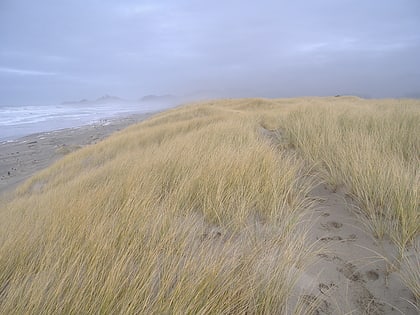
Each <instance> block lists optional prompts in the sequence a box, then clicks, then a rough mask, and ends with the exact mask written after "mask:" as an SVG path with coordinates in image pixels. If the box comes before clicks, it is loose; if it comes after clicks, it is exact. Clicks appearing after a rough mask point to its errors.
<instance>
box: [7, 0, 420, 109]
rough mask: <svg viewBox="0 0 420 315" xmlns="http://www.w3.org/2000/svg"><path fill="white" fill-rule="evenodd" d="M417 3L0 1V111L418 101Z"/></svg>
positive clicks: (411, 0) (419, 20) (412, 0)
mask: <svg viewBox="0 0 420 315" xmlns="http://www.w3.org/2000/svg"><path fill="white" fill-rule="evenodd" d="M419 30H420V1H418V0H401V1H391V0H371V1H365V0H352V1H350V0H341V1H337V0H318V1H302V0H298V1H236V0H232V1H219V0H215V1H192V0H189V1H187V0H181V1H134V0H132V1H129V0H121V1H116V0H115V1H111V0H72V1H56V0H38V1H33V0H1V1H0V105H1V106H6V105H7V106H15V105H43V104H60V102H61V101H66V100H80V99H84V98H87V99H96V98H97V97H99V96H101V95H104V94H111V95H117V96H120V97H123V98H127V99H131V100H137V99H139V98H141V97H142V96H144V95H148V94H156V95H162V94H173V95H181V96H185V95H187V96H190V97H195V96H197V97H202V96H208V97H249V96H262V97H287V96H301V95H335V94H355V95H360V96H365V97H406V96H417V97H418V96H420V58H419V56H420V31H419Z"/></svg>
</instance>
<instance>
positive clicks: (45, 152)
mask: <svg viewBox="0 0 420 315" xmlns="http://www.w3.org/2000/svg"><path fill="white" fill-rule="evenodd" d="M158 112H159V111H153V112H148V113H141V114H131V115H128V116H122V117H121V116H120V117H117V118H108V119H101V120H100V121H99V122H96V123H93V124H88V125H83V126H80V127H74V128H65V129H58V130H53V131H47V132H41V133H34V134H31V135H27V136H24V137H21V138H18V139H16V140H11V141H5V142H2V143H0V197H3V195H4V194H5V193H7V192H12V191H13V190H14V189H15V188H16V187H17V186H18V185H19V184H21V183H23V182H24V181H25V180H26V179H28V178H29V177H31V176H32V175H33V174H35V173H36V172H38V171H40V170H42V169H44V168H46V167H48V166H50V165H51V164H52V163H54V162H55V161H57V160H58V159H60V158H61V157H63V156H64V155H66V154H68V153H70V152H73V151H75V150H77V149H80V148H82V147H84V146H87V145H91V144H95V143H97V142H99V141H101V140H103V139H105V138H107V137H109V136H110V135H111V134H113V133H115V132H117V131H119V130H122V129H124V128H126V127H128V126H130V125H133V124H136V123H138V122H141V121H143V120H145V119H147V118H149V117H150V116H152V115H154V114H156V113H158Z"/></svg>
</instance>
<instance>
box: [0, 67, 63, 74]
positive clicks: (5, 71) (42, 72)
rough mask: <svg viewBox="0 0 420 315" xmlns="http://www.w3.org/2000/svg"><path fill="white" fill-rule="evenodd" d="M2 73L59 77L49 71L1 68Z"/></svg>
mask: <svg viewBox="0 0 420 315" xmlns="http://www.w3.org/2000/svg"><path fill="white" fill-rule="evenodd" d="M0 73H6V74H12V75H22V76H53V75H57V73H55V72H47V71H37V70H29V69H17V68H8V67H0Z"/></svg>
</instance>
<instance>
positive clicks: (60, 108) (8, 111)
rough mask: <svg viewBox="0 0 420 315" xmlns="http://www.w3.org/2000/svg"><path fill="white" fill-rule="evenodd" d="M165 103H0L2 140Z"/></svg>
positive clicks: (67, 126) (139, 110)
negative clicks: (39, 104)
mask: <svg viewBox="0 0 420 315" xmlns="http://www.w3.org/2000/svg"><path fill="white" fill-rule="evenodd" d="M168 107H170V105H168V104H165V105H161V106H159V105H158V104H153V106H151V105H150V104H139V103H130V102H126V103H118V104H116V103H106V104H94V103H93V104H92V103H90V104H83V105H81V104H69V105H51V106H0V142H5V141H9V140H14V139H17V138H20V137H23V136H26V135H29V134H33V133H38V132H46V131H52V130H57V129H63V128H72V127H80V126H82V125H87V124H92V123H96V122H98V121H100V120H101V119H104V118H112V117H116V116H122V115H129V114H134V113H144V112H148V111H154V110H160V109H163V108H168Z"/></svg>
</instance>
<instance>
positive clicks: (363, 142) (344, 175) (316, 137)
mask: <svg viewBox="0 0 420 315" xmlns="http://www.w3.org/2000/svg"><path fill="white" fill-rule="evenodd" d="M282 127H283V128H284V130H285V132H286V133H287V136H288V139H289V140H290V141H291V143H292V144H293V145H295V146H296V147H298V148H299V150H300V152H302V153H303V154H304V156H305V158H306V159H308V160H309V161H310V162H311V163H312V164H313V165H316V166H318V169H319V170H321V171H322V172H323V174H324V178H326V179H327V180H328V182H329V183H330V184H331V185H333V186H339V185H345V186H346V187H347V188H348V189H349V190H350V193H351V194H352V195H353V196H354V197H355V199H356V200H357V201H359V203H360V205H361V210H362V211H363V212H364V214H365V215H366V216H367V218H368V222H369V226H370V227H371V229H372V231H373V232H374V233H375V234H376V235H377V236H378V237H379V238H382V237H384V236H385V235H388V236H389V237H391V239H392V240H393V241H394V242H395V243H396V244H397V245H398V246H399V247H401V248H404V247H405V246H406V245H407V244H408V243H410V242H411V241H412V240H413V239H414V238H415V237H416V236H418V235H419V232H420V208H419V207H420V194H419V189H420V168H419V165H420V137H419V135H420V102H418V101H417V102H415V101H410V100H406V101H393V102H391V101H382V102H379V101H366V100H360V99H352V98H349V99H345V100H343V101H335V102H334V103H331V104H328V103H327V102H325V103H324V104H318V105H309V106H307V107H305V108H302V109H299V110H297V111H293V112H292V113H290V114H289V115H288V116H287V118H286V119H285V120H284V121H283V124H282Z"/></svg>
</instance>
